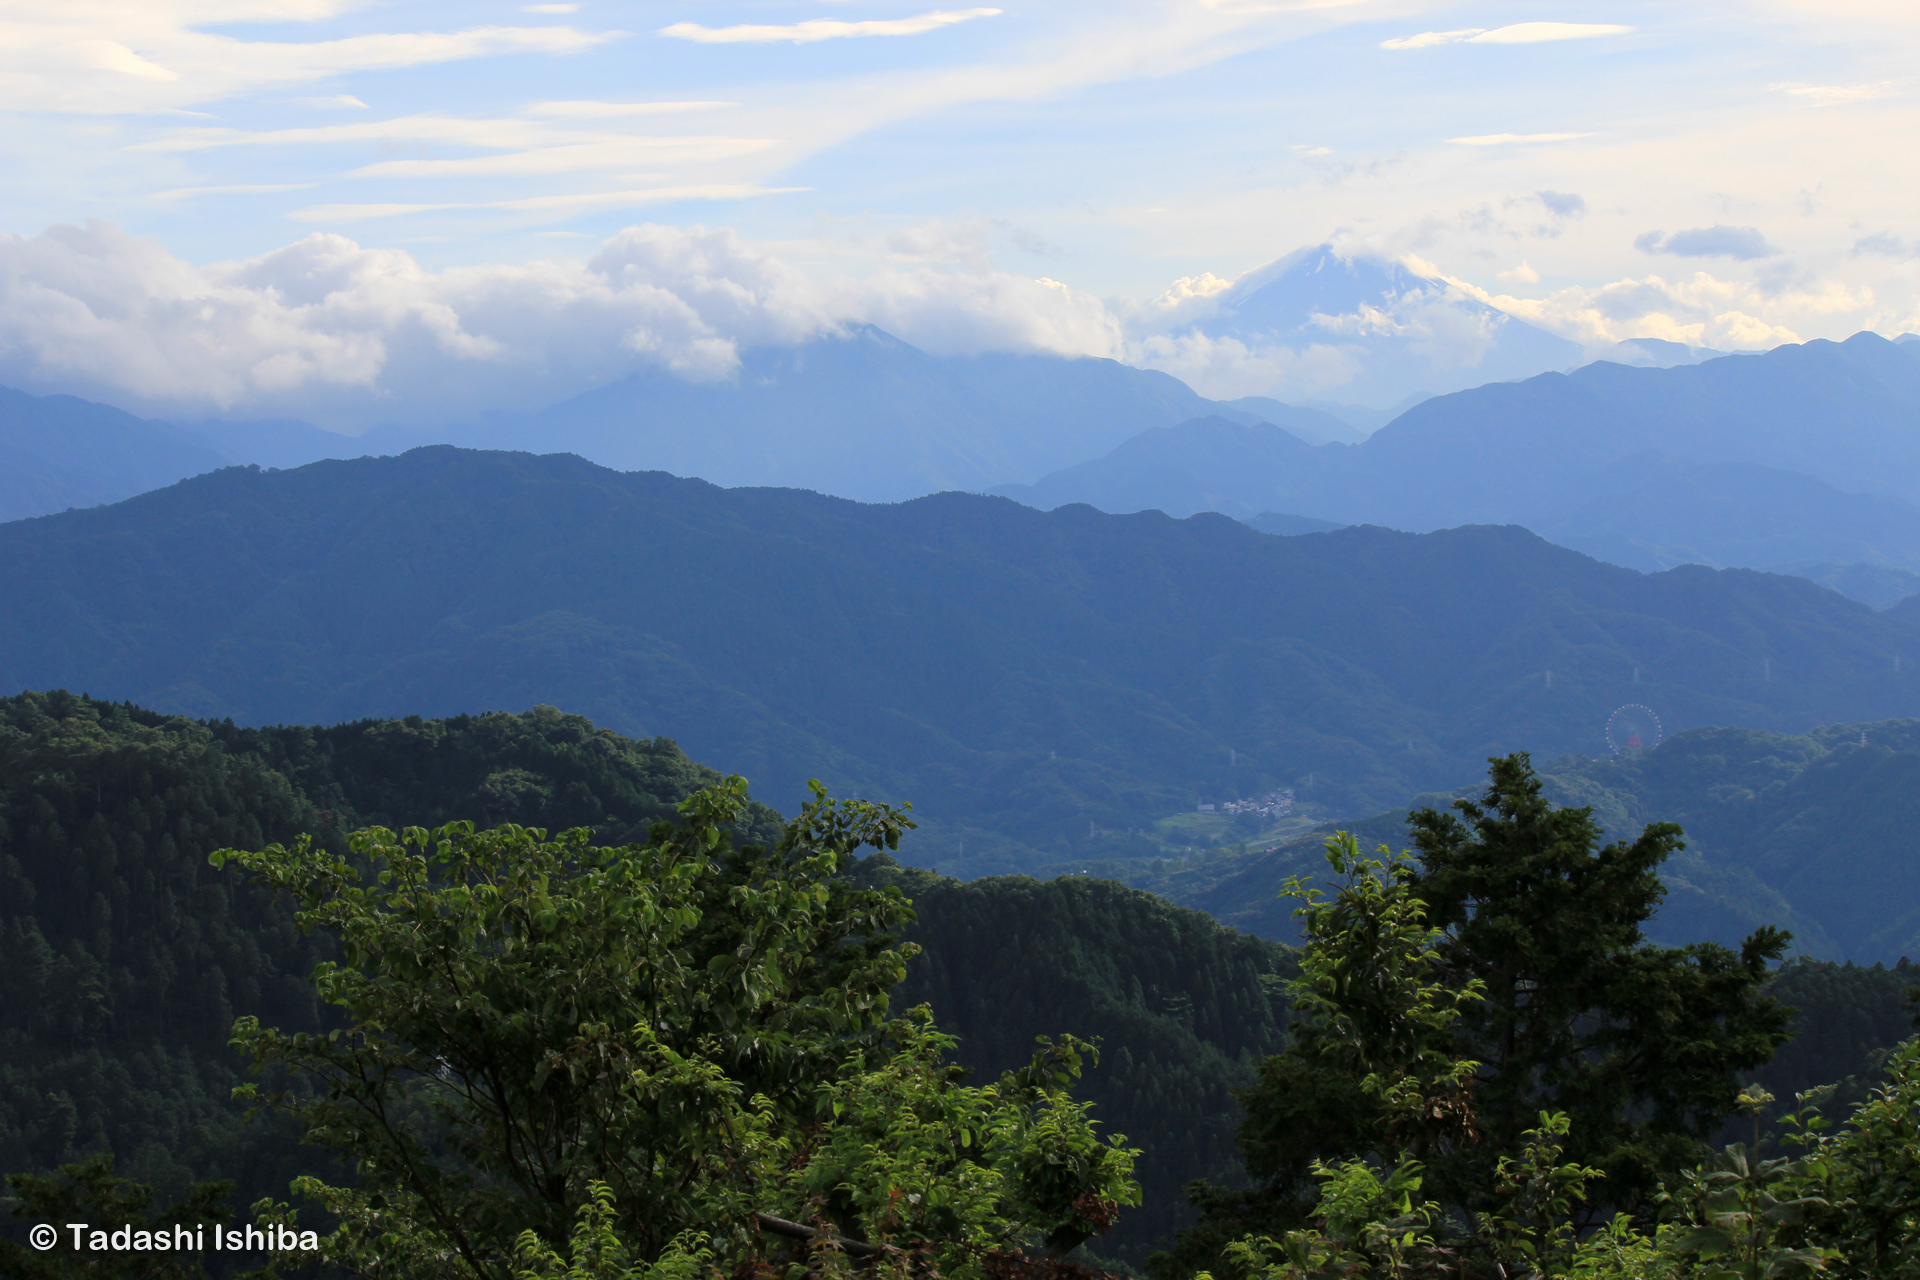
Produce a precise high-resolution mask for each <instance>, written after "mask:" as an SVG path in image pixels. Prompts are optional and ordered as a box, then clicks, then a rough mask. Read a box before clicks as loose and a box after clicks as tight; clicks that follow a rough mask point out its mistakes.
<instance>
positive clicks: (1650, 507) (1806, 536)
mask: <svg viewBox="0 0 1920 1280" xmlns="http://www.w3.org/2000/svg"><path fill="white" fill-rule="evenodd" d="M1917 352H1920V348H1915V347H1912V346H1899V345H1896V344H1894V343H1890V342H1888V341H1886V340H1885V339H1883V338H1880V337H1878V336H1876V335H1873V334H1859V335H1857V336H1855V337H1853V338H1850V339H1848V340H1847V341H1846V342H1844V343H1832V342H1812V343H1807V344H1805V345H1803V346H1793V347H1781V348H1778V349H1776V350H1774V351H1771V352H1768V353H1766V354H1764V355H1748V356H1729V357H1725V358H1722V359H1716V360H1709V361H1706V362H1704V363H1700V364H1695V365H1687V366H1679V367H1674V368H1665V369H1662V368H1627V367H1625V366H1622V365H1616V364H1606V363H1602V364H1594V365H1589V366H1587V367H1585V368H1582V369H1579V370H1576V371H1575V372H1574V373H1572V374H1543V375H1541V376H1540V377H1537V378H1532V379H1529V380H1527V381H1525V382H1521V383H1502V384H1496V385H1490V386H1485V387H1479V388H1476V389H1474V390H1471V391H1462V392H1457V393H1455V394H1452V395H1445V396H1438V397H1435V398H1432V399H1429V400H1426V401H1423V402H1422V403H1420V404H1417V405H1415V406H1414V407H1413V408H1411V409H1409V410H1408V411H1407V412H1405V413H1403V414H1402V415H1400V416H1399V417H1398V418H1396V419H1395V420H1394V421H1393V422H1392V423H1390V424H1388V425H1387V426H1385V427H1383V428H1381V429H1380V430H1379V431H1377V432H1375V433H1373V434H1372V435H1371V436H1370V437H1368V439H1367V440H1366V441H1365V442H1364V443H1362V444H1359V445H1343V444H1323V445H1319V446H1317V447H1308V448H1304V449H1300V448H1291V447H1288V446H1287V445H1286V443H1285V441H1283V440H1279V439H1278V438H1277V437H1275V435H1274V434H1273V433H1272V432H1266V433H1262V432H1259V431H1256V430H1253V429H1251V428H1249V427H1246V426H1244V425H1242V424H1227V423H1224V422H1222V421H1220V420H1219V419H1217V418H1215V419H1211V420H1209V419H1201V420H1197V421H1194V422H1189V423H1186V424H1183V425H1182V426H1180V427H1177V428H1173V429H1171V432H1169V430H1167V429H1162V430H1160V431H1158V432H1146V433H1143V434H1142V435H1141V436H1139V437H1137V438H1135V439H1134V440H1130V441H1128V442H1126V443H1125V444H1124V445H1121V446H1120V447H1118V448H1116V449H1114V450H1112V451H1110V452H1109V453H1108V454H1107V455H1106V456H1104V457H1102V458H1099V459H1096V460H1094V461H1091V462H1086V463H1082V464H1080V465H1078V466H1075V467H1071V468H1063V469H1062V470H1061V471H1059V472H1056V473H1054V474H1052V475H1049V476H1046V477H1043V478H1042V479H1041V480H1039V481H1037V482H1036V483H1034V484H1032V485H1029V486H1022V487H1020V488H1017V489H1016V488H1004V489H1001V490H999V491H1000V492H1003V493H1006V494H1009V495H1010V496H1014V497H1016V498H1017V499H1018V500H1019V501H1022V502H1030V503H1035V504H1038V505H1041V506H1052V505H1058V504H1060V503H1063V502H1087V503H1090V504H1092V505H1094V506H1098V507H1100V508H1102V509H1103V510H1111V511H1128V510H1147V509H1156V508H1157V509H1162V510H1168V511H1174V512H1179V513H1186V512H1191V511H1196V510H1204V509H1209V508H1211V509H1217V510H1221V511H1224V512H1227V513H1228V514H1232V515H1248V514H1252V513H1253V512H1257V511H1262V510H1277V511H1289V512H1294V513H1298V514H1300V515H1305V516H1313V517H1317V518H1321V519H1325V520H1330V521H1335V522H1338V523H1348V524H1353V523H1375V524H1382V525H1387V526H1390V527H1393V528H1402V529H1412V530H1426V529H1435V528H1445V527H1448V526H1452V525H1458V524H1464V523H1474V522H1497V523H1506V522H1513V523H1519V524H1524V525H1526V526H1527V527H1528V528H1531V529H1534V530H1535V531H1537V532H1539V533H1541V534H1543V535H1545V536H1546V537H1548V538H1550V539H1552V540H1554V541H1556V542H1560V543H1562V544H1563V545H1566V546H1570V547H1574V548H1576V549H1578V550H1581V551H1583V552H1586V553H1588V554H1590V555H1594V556H1597V557H1600V558H1603V559H1607V560H1610V561H1612V562H1614V563H1618V564H1623V565H1627V566H1630V567H1633V568H1640V569H1646V570H1655V569H1662V568H1667V567H1670V566H1672V565H1674V564H1681V563H1689V562H1697V563H1705V564H1711V565H1716V566H1743V567H1767V566H1774V565H1790V564H1797V563H1801V562H1814V563H1819V564H1826V565H1834V564H1838V565H1846V564H1859V565H1863V566H1867V568H1866V569H1863V570H1861V571H1860V572H1859V573H1855V574H1850V575H1838V576H1836V575H1835V574H1834V573H1832V572H1830V571H1828V570H1821V571H1819V572H1816V573H1814V574H1813V576H1815V577H1817V578H1820V580H1822V581H1825V582H1828V583H1829V584H1830V585H1833V586H1835V587H1836V588H1838V589H1845V590H1852V591H1854V592H1855V593H1856V594H1860V593H1861V592H1864V593H1865V594H1863V595H1862V596H1861V598H1863V599H1871V600H1872V602H1873V603H1875V604H1879V605H1883V604H1885V603H1887V602H1888V596H1887V592H1888V591H1890V590H1894V589H1896V588H1894V587H1891V586H1888V585H1887V584H1885V583H1880V584H1878V585H1874V586H1868V585H1867V583H1868V582H1869V581H1870V580H1871V579H1872V577H1873V575H1872V573H1871V570H1873V569H1884V570H1889V571H1898V572H1920V507H1916V506H1915V505H1914V503H1915V502H1916V500H1920V354H1916V353H1917Z"/></svg>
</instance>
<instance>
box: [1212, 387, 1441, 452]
mask: <svg viewBox="0 0 1920 1280" xmlns="http://www.w3.org/2000/svg"><path fill="white" fill-rule="evenodd" d="M1415 403H1418V401H1416V402H1415ZM1409 407H1411V406H1409ZM1214 412H1215V413H1216V414H1218V415H1219V416H1220V417H1222V418H1225V419H1227V420H1228V421H1230V422H1270V423H1272V424H1273V425H1274V426H1276V427H1284V428H1285V429H1286V431H1287V433H1288V434H1289V435H1293V436H1296V437H1298V438H1299V439H1301V440H1304V441H1306V442H1307V443H1308V444H1332V443H1334V442H1336V441H1338V442H1341V443H1345V444H1359V443H1360V442H1361V441H1362V440H1365V439H1366V438H1367V437H1368V436H1369V435H1371V434H1372V433H1373V430H1374V428H1373V427H1369V428H1365V429H1363V428H1361V427H1357V426H1355V425H1354V424H1353V422H1352V421H1351V420H1349V419H1348V418H1344V417H1341V416H1339V415H1337V414H1335V413H1333V412H1332V411H1330V410H1327V409H1321V408H1315V407H1311V406H1306V405H1295V404H1282V403H1281V402H1280V401H1278V400H1275V399H1273V398H1272V397H1271V396H1241V397H1240V398H1239V399H1238V400H1221V401H1218V402H1217V407H1216V408H1215V410H1214ZM1379 412H1383V413H1384V412H1386V411H1385V410H1380V411H1379ZM1365 413H1366V411H1365V410H1362V411H1361V414H1362V415H1363V416H1364V414H1365ZM1390 420H1391V419H1388V418H1382V419H1381V420H1380V422H1379V423H1377V424H1375V426H1376V427H1377V426H1384V425H1386V423H1387V422H1388V421H1390Z"/></svg>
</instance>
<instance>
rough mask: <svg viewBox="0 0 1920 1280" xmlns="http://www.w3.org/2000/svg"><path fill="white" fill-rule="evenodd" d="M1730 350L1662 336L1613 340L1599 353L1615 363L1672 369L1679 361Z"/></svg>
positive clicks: (1695, 361) (1694, 360) (1690, 361)
mask: <svg viewBox="0 0 1920 1280" xmlns="http://www.w3.org/2000/svg"><path fill="white" fill-rule="evenodd" d="M1729 354H1731V353H1730V352H1726V351H1716V350H1714V349H1713V348H1712V347H1695V346H1689V345H1688V344H1687V343H1684V342H1668V341H1667V340H1666V339H1664V338H1628V339H1627V340H1626V341H1625V342H1616V343H1614V344H1613V346H1612V347H1610V348H1608V349H1607V351H1606V353H1605V354H1604V355H1603V356H1601V359H1603V360H1611V361H1612V362H1613V363H1615V364H1625V365H1636V366H1639V367H1641V368H1649V369H1671V368H1673V367H1674V366H1675V365H1679V364H1699V363H1700V362H1701V361H1702V360H1712V359H1715V358H1716V357H1719V356H1724V355H1729Z"/></svg>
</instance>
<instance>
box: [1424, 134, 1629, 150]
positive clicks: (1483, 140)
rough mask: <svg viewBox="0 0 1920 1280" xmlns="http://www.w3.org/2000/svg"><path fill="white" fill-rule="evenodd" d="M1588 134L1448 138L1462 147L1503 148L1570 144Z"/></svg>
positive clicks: (1494, 135) (1489, 135)
mask: <svg viewBox="0 0 1920 1280" xmlns="http://www.w3.org/2000/svg"><path fill="white" fill-rule="evenodd" d="M1592 136H1593V135H1592V134H1590V133H1483V134H1480V135H1479V136H1477V137H1472V138H1448V139H1447V141H1448V142H1453V143H1458V144H1459V145H1460V146H1463V147H1504V146H1507V145H1509V144H1511V143H1515V142H1571V141H1573V140H1574V139H1575V138H1591V137H1592Z"/></svg>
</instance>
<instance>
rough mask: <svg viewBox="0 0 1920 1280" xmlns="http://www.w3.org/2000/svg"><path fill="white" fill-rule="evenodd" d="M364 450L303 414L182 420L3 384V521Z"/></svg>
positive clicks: (0, 451) (0, 399) (0, 470)
mask: <svg viewBox="0 0 1920 1280" xmlns="http://www.w3.org/2000/svg"><path fill="white" fill-rule="evenodd" d="M364 452H365V450H364V449H363V448H361V447H359V445H358V443H357V442H356V441H355V440H353V438H352V437H350V436H343V435H338V434H336V433H334V432H331V431H322V430H321V429H320V428H318V427H314V426H309V425H308V424H306V423H304V422H200V423H194V424H193V425H191V426H179V425H176V424H174V423H170V422H156V421H154V420H152V419H148V418H138V417H135V416H134V415H133V414H130V413H126V412H124V411H122V410H119V409H116V408H114V407H113V406H112V405H105V404H99V403H96V402H94V401H91V400H81V399H79V398H77V397H75V396H36V395H29V394H28V393H26V392H24V391H14V390H11V389H9V388H6V387H0V521H5V520H20V519H24V518H26V517H28V516H39V515H46V514H48V513H50V512H54V511H64V510H66V509H67V508H68V507H92V506H98V505H99V504H101V503H103V502H118V501H120V500H121V499H122V498H130V497H132V496H133V495H134V494H136V493H145V492H147V491H148V490H149V489H158V488H161V487H162V486H165V485H170V484H172V483H174V482H175V481H176V480H184V479H185V478H186V477H188V476H196V475H200V474H201V473H203V472H207V471H213V470H215V469H217V468H220V467H227V466H232V465H233V464H234V463H236V462H239V463H257V464H259V465H261V466H268V467H297V466H302V465H304V464H306V463H309V462H315V461H318V460H319V459H321V458H339V457H359V456H360V455H361V454H362V453H364Z"/></svg>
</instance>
